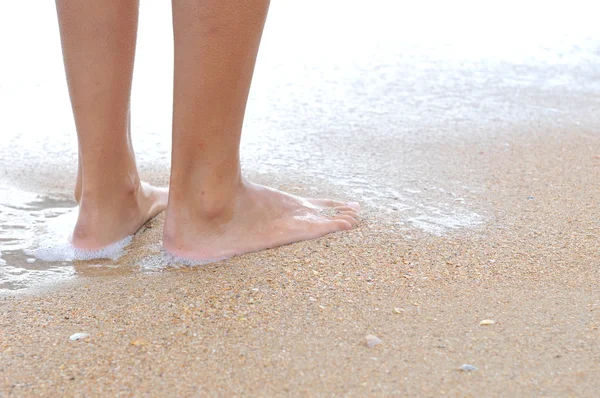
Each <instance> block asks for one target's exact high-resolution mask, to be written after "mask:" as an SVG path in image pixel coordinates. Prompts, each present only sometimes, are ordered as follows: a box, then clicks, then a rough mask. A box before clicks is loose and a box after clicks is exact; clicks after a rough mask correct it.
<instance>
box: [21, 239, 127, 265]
mask: <svg viewBox="0 0 600 398" xmlns="http://www.w3.org/2000/svg"><path fill="white" fill-rule="evenodd" d="M132 238H133V236H128V237H126V238H125V239H122V240H120V241H118V242H115V243H113V244H110V245H108V246H104V247H102V248H100V249H94V250H86V249H79V248H77V247H75V246H73V244H72V243H71V242H69V241H66V242H49V243H46V244H44V245H43V246H41V247H37V248H35V249H29V250H26V251H25V252H26V253H27V254H29V255H31V256H34V257H35V258H37V259H38V260H43V261H74V260H94V259H100V258H108V259H111V260H116V259H118V258H119V257H121V256H122V255H123V254H124V251H123V249H125V247H127V246H128V245H129V244H130V243H131V240H132Z"/></svg>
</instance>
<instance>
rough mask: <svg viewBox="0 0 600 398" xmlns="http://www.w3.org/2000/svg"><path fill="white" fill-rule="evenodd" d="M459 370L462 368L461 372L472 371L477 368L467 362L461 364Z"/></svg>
mask: <svg viewBox="0 0 600 398" xmlns="http://www.w3.org/2000/svg"><path fill="white" fill-rule="evenodd" d="M459 369H460V370H462V371H463V372H472V371H474V370H477V368H476V367H475V366H473V365H469V364H466V363H465V364H464V365H461V367H460V368H459Z"/></svg>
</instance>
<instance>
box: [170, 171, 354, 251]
mask: <svg viewBox="0 0 600 398" xmlns="http://www.w3.org/2000/svg"><path fill="white" fill-rule="evenodd" d="M199 194H200V195H201V197H202V199H199V198H198V197H196V198H189V197H188V198H186V199H185V200H181V201H179V200H176V199H174V198H173V197H172V198H171V201H170V203H169V208H168V210H167V217H166V221H165V227H164V237H163V241H164V242H163V244H164V247H165V249H166V250H167V251H169V252H171V253H172V254H175V255H177V256H180V257H183V258H188V259H193V260H199V261H217V260H222V259H225V258H229V257H232V256H235V255H240V254H244V253H249V252H255V251H259V250H263V249H269V248H273V247H277V246H281V245H285V244H289V243H294V242H299V241H303V240H309V239H315V238H319V237H321V236H324V235H327V234H329V233H332V232H336V231H341V230H348V229H351V228H352V227H353V226H354V225H356V224H357V222H358V221H357V217H358V212H359V210H360V206H359V205H358V203H344V202H336V201H332V200H324V199H304V198H300V197H298V196H294V195H290V194H287V193H285V192H281V191H278V190H275V189H272V188H268V187H263V186H261V185H256V184H252V183H247V182H242V183H241V184H240V186H239V188H238V189H237V192H236V193H235V195H234V196H233V197H232V198H230V199H227V200H218V203H217V202H213V203H214V205H199V203H204V204H206V203H210V199H209V200H207V199H206V196H207V194H205V193H204V191H200V192H199Z"/></svg>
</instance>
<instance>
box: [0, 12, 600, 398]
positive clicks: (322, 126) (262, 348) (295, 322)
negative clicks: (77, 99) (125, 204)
mask: <svg viewBox="0 0 600 398" xmlns="http://www.w3.org/2000/svg"><path fill="white" fill-rule="evenodd" d="M332 1H333V0H332ZM309 3H310V4H311V7H313V8H311V7H308V6H307V4H309ZM334 3H335V4H334ZM7 4H8V3H7ZM277 4H279V5H276V4H274V5H273V8H272V11H271V15H270V17H269V18H270V19H269V21H268V25H267V29H266V32H265V40H264V42H263V46H262V47H261V54H260V56H259V63H258V67H257V72H256V73H257V74H256V77H255V81H254V83H253V88H252V94H251V99H250V103H249V109H248V117H247V119H246V122H245V126H244V128H245V132H244V145H243V148H242V158H243V164H244V167H245V170H246V174H247V175H248V176H249V177H250V178H251V179H253V180H255V181H257V182H260V183H264V184H267V185H271V186H274V187H277V188H280V189H283V190H287V191H290V192H293V193H296V194H299V195H307V196H322V197H332V198H334V199H354V200H358V201H360V202H361V204H362V205H363V209H364V213H363V219H362V221H361V224H360V226H359V227H358V228H356V229H355V230H353V231H350V232H347V233H340V234H335V235H330V236H327V237H324V238H322V239H318V240H315V241H310V242H302V243H298V244H295V245H289V246H285V247H281V248H277V249H273V250H268V251H264V252H260V253H254V254H249V255H246V256H243V257H238V258H234V259H230V260H227V261H223V262H220V263H216V264H212V265H206V266H198V267H177V265H176V264H171V263H168V264H165V262H164V257H162V256H161V253H160V246H161V241H160V239H161V237H160V232H161V229H162V222H163V218H162V217H163V216H162V215H161V216H159V217H157V218H156V219H155V220H153V221H151V222H150V223H149V224H148V225H147V226H146V228H144V229H143V231H141V232H140V233H139V234H138V235H137V236H136V237H135V238H134V241H133V243H132V245H131V246H130V247H129V248H128V251H127V253H126V254H125V255H124V256H123V257H122V258H121V259H119V260H118V261H90V262H75V263H72V264H71V263H68V264H45V263H43V262H41V261H39V260H38V261H36V262H35V263H31V264H30V263H28V262H27V256H25V255H24V254H23V252H22V251H23V249H24V248H26V247H27V245H28V244H29V241H30V240H31V238H32V237H36V236H43V234H44V233H49V232H48V231H51V230H46V229H44V228H45V226H46V223H47V222H49V221H48V220H51V219H52V218H53V217H55V215H56V214H62V213H61V212H64V211H65V209H66V208H67V207H68V206H70V205H71V204H72V200H71V192H72V189H73V182H74V174H75V164H76V146H75V138H74V132H73V126H72V121H71V119H70V113H69V112H70V111H69V108H68V97H67V91H66V87H65V84H64V79H63V76H62V72H61V68H62V65H61V60H60V55H59V47H58V42H57V41H56V31H55V27H54V28H52V29H51V27H49V25H48V24H49V23H48V22H44V21H47V18H45V17H41V16H37V17H36V15H37V14H36V15H33V16H32V18H39V20H36V21H35V22H36V26H38V27H39V30H40V31H42V32H44V34H41V35H40V34H39V32H38V33H36V34H35V35H34V36H35V38H31V43H29V44H30V45H29V46H27V48H28V49H29V50H28V51H27V53H26V54H25V53H23V54H21V55H22V56H23V57H34V58H31V59H29V61H31V62H24V63H19V65H17V64H16V63H15V64H14V70H11V69H10V67H11V65H13V64H8V67H9V69H8V72H7V73H6V74H0V107H1V108H2V109H8V111H7V112H6V113H5V114H3V117H2V118H0V131H1V134H2V140H0V188H2V189H1V190H0V194H2V195H4V196H5V197H0V199H1V200H0V277H3V276H4V274H3V272H6V269H8V268H10V267H13V270H12V271H11V272H14V273H15V274H19V273H22V280H19V281H17V282H18V283H17V282H15V280H16V279H11V280H13V282H10V283H12V284H13V285H11V286H12V287H11V288H10V289H13V288H14V286H17V285H18V286H17V287H19V286H24V287H27V288H28V289H22V290H9V289H2V290H1V291H0V353H1V355H0V396H4V395H7V396H11V395H13V396H61V395H63V396H106V395H108V396H114V395H126V396H141V395H149V396H174V395H177V396H204V395H217V396H237V395H256V396H280V395H291V396H306V395H310V396H313V395H314V396H330V395H355V396H365V395H366V396H440V395H447V396H595V395H597V394H596V392H597V391H598V389H599V388H600V377H598V376H599V375H600V349H599V347H600V341H599V340H600V335H599V330H598V326H599V324H600V293H598V288H597V286H598V282H600V278H599V276H600V275H599V272H600V271H599V270H600V267H599V266H600V249H599V247H600V243H599V239H598V236H599V234H600V206H599V203H600V199H599V198H600V186H599V184H598V182H599V181H600V133H599V132H600V112H598V109H599V105H600V84H599V80H598V76H599V73H600V71H599V69H598V68H599V65H600V52H599V51H598V48H600V45H599V43H598V40H597V39H595V37H598V36H597V35H595V32H597V31H598V29H599V28H598V24H597V23H596V21H595V20H594V19H593V18H591V17H590V18H591V19H590V20H584V19H579V18H580V17H581V18H583V16H586V15H588V16H591V15H595V14H593V13H591V12H590V13H582V12H580V11H579V9H578V8H577V7H575V6H573V7H571V6H569V8H568V9H565V10H561V9H559V8H554V9H552V8H550V9H549V12H550V11H552V12H553V13H554V14H552V15H546V14H544V18H538V16H539V15H538V14H539V12H540V10H546V8H545V7H546V4H545V3H544V4H543V7H541V6H540V7H541V8H536V7H533V6H532V7H530V8H531V9H525V8H521V6H520V5H519V8H518V11H519V12H518V13H517V12H514V15H517V14H518V15H519V16H520V18H521V19H519V20H516V21H515V20H512V23H513V25H514V26H512V27H511V29H510V31H509V32H507V31H506V29H504V28H505V25H504V24H505V22H503V21H504V19H502V18H496V16H497V15H498V14H496V13H494V14H493V15H494V21H496V22H494V21H492V20H486V19H485V18H484V16H485V15H488V17H487V18H488V19H489V15H491V14H486V13H483V14H482V15H483V16H482V19H481V20H477V19H476V20H473V18H470V17H469V14H468V13H465V12H463V11H461V9H460V7H459V6H458V5H457V4H454V3H453V4H452V7H450V8H452V9H445V10H443V12H440V13H439V14H440V15H443V16H444V18H438V19H436V20H434V21H433V23H435V24H437V25H439V26H441V28H440V29H439V30H437V31H432V30H431V29H430V27H428V25H427V23H431V21H430V20H429V19H428V17H429V16H430V14H431V12H430V11H429V10H424V11H423V10H421V11H418V10H414V9H411V10H401V11H403V13H401V14H399V15H402V18H401V20H400V22H402V23H403V24H398V17H397V16H396V15H395V14H393V13H386V12H385V10H386V9H387V8H386V7H390V4H392V3H391V2H388V3H386V2H384V1H377V2H373V4H372V6H371V7H370V8H369V9H368V10H366V9H365V10H363V9H361V8H360V7H358V6H351V5H349V3H346V2H337V3H336V2H332V3H331V4H334V5H331V6H325V5H324V4H321V3H319V2H312V3H311V2H303V3H302V5H301V6H300V5H292V4H289V5H285V6H284V5H281V4H284V3H277ZM298 4H299V3H298ZM327 4H330V3H327ZM540 4H541V3H540ZM342 6H343V7H344V10H345V12H346V14H345V17H344V18H342V19H339V18H337V19H336V21H338V22H336V23H338V25H336V26H337V27H338V30H337V31H336V34H332V35H325V33H326V32H329V31H330V30H331V29H330V28H331V26H330V24H329V21H330V20H329V19H328V18H331V16H332V15H337V14H336V12H337V11H338V10H339V7H342ZM1 7H7V6H6V5H2V6H1ZM11 7H25V6H20V5H19V4H16V5H14V6H11ZM40 7H42V8H43V7H46V8H47V10H46V11H47V12H48V13H50V14H49V15H51V13H52V11H53V10H52V5H51V4H49V5H46V6H40ZM142 7H144V5H142ZM146 7H147V8H146V11H144V10H145V9H144V8H142V27H141V29H140V30H141V37H142V38H144V37H146V38H147V37H149V36H150V37H152V35H155V37H153V40H154V39H156V40H159V39H158V37H159V36H160V35H161V34H162V33H164V32H165V31H168V28H169V27H168V23H167V22H168V18H167V19H164V20H163V19H159V18H158V17H159V16H160V15H163V16H164V15H166V14H164V12H163V11H164V10H162V9H160V7H162V6H158V5H152V6H151V5H150V3H147V5H146ZM152 7H155V9H152ZM165 7H166V5H165ZM286 7H287V8H286ZM314 7H320V8H319V10H321V11H322V13H320V14H318V15H312V12H311V9H314ZM327 7H330V8H327ZM503 7H507V8H506V9H504V8H503V10H498V12H500V11H502V12H503V13H504V14H502V15H504V17H506V18H508V17H510V16H511V15H513V13H512V11H510V7H514V5H512V6H510V5H504V6H503ZM548 7H550V6H548ZM565 7H566V6H565ZM42 8H40V10H41V9H42ZM468 10H470V8H468ZM46 11H44V12H46ZM480 11H482V10H480ZM483 11H485V10H483ZM144 12H147V13H149V14H144ZM570 12H571V13H575V14H577V18H576V19H571V20H569V17H570V16H572V15H571V14H569V13H570ZM303 13H304V14H303ZM415 13H416V14H418V15H417V16H418V17H419V18H417V17H415ZM41 14H42V11H40V15H41ZM584 14H585V15H584ZM2 15H9V14H8V13H2V12H0V16H2ZM144 15H149V16H152V17H153V18H154V19H152V18H146V19H145V18H144ZM365 16H367V17H372V18H371V19H369V20H370V21H377V23H373V24H372V26H369V29H361V30H360V32H358V31H359V30H357V29H355V27H356V26H357V24H356V22H357V21H359V20H361V18H364V17H365ZM308 17H313V18H315V19H312V20H311V21H312V22H313V25H312V26H311V29H309V31H308V32H307V31H306V29H305V25H306V20H307V18H308ZM446 17H447V18H446ZM460 18H463V20H462V22H461V20H460ZM588 19H589V18H588ZM153 20H155V21H162V22H156V25H153V24H152V21H153ZM531 20H536V21H541V22H540V24H541V25H539V26H536V29H535V30H533V29H532V26H531V24H530V23H529V22H528V21H531ZM165 21H166V22H165ZM411 21H412V23H411ZM419 21H421V22H419ZM473 21H475V22H473ZM477 21H479V22H477ZM590 21H591V22H590ZM363 22H364V21H363ZM384 22H385V23H384ZM44 24H46V25H44ZM473 24H475V25H473ZM494 24H496V25H494ZM50 25H51V24H50ZM437 25H436V26H437ZM5 26H7V25H6V24H5V23H3V24H0V29H2V28H3V27H5ZM144 26H146V27H144ZM361 26H362V25H361ZM461 26H462V27H463V28H464V29H463V30H460V29H459V28H460V27H461ZM559 28H560V29H563V31H561V30H560V29H559ZM22 29H23V30H24V29H25V27H23V28H22ZM486 29H487V30H486ZM46 30H48V31H47V32H46ZM430 31H432V32H434V33H435V32H437V33H435V34H434V33H432V34H431V35H429V36H423V37H421V36H419V35H425V34H427V33H429V32H430ZM474 31H478V32H479V33H480V34H478V35H477V37H473V32H474ZM161 32H162V33H161ZM497 32H502V34H499V33H497ZM530 32H533V33H530ZM565 32H568V33H569V34H570V35H571V36H569V35H567V34H566V33H565ZM4 33H5V32H2V34H4ZM305 33H306V34H305ZM573 35H574V36H573ZM578 35H579V36H578ZM40 37H41V38H40ZM47 37H51V38H53V39H52V40H50V39H48V40H47V41H46V42H44V41H43V40H45V38H47ZM586 38H587V39H586ZM21 39H22V40H23V41H27V40H28V39H27V36H23V37H22V38H21ZM38 40H41V41H42V42H41V44H40V43H38ZM142 40H143V39H142ZM167 41H168V40H167ZM150 44H153V45H152V46H151V45H150ZM163 44H164V43H161V42H160V41H155V42H152V41H151V40H148V41H146V42H144V41H142V42H141V43H140V57H139V62H138V63H137V65H138V66H142V67H141V68H140V69H139V71H138V72H137V73H138V74H137V75H136V79H137V80H136V81H135V82H134V95H133V103H134V112H133V114H134V119H133V128H134V146H135V148H136V151H137V153H138V160H139V165H140V169H141V172H142V175H143V177H144V178H145V179H147V180H149V181H150V182H153V183H157V184H165V183H166V181H168V171H169V145H168V139H169V126H170V120H169V119H170V115H169V114H168V112H166V111H164V113H162V114H161V113H160V112H159V111H158V110H159V109H162V110H164V109H168V105H169V99H170V97H169V96H170V94H169V91H170V87H169V85H168V84H167V83H165V81H170V75H169V72H170V71H169V69H168V68H169V66H168V65H170V61H169V62H167V61H165V60H166V59H168V58H169V47H168V46H166V45H165V46H163ZM36 45H37V46H38V47H39V48H38V47H35V46H36ZM52 46H54V48H53V47H52ZM52 48H53V49H52ZM38 50H39V51H38ZM150 50H152V51H150ZM40 51H41V53H40ZM44 51H47V52H46V53H44ZM57 51H58V52H57ZM39 54H42V55H44V67H45V68H44V70H43V71H35V72H36V73H37V74H36V73H33V71H34V67H33V66H29V67H28V68H29V69H27V68H25V70H24V71H23V73H22V74H19V73H21V71H20V68H23V66H21V64H26V65H38V64H39V63H38V64H36V63H35V61H36V58H35V57H37V56H39ZM57 54H58V55H57ZM157 54H161V55H160V57H159V56H158V55H157ZM26 59H27V58H26ZM138 66H136V67H138ZM11 73H12V74H11ZM30 76H35V78H30ZM136 84H137V85H136ZM136 88H137V91H136ZM49 103H52V104H53V106H48V104H49ZM136 107H137V108H136ZM28 109H40V112H41V114H40V115H38V116H39V117H37V118H32V117H30V115H29V114H28V113H29V111H28ZM8 195H12V196H11V197H13V199H10V198H9V199H7V198H6V197H7V196H8ZM21 202H23V204H22V205H20V203H21ZM7 203H8V205H6V206H5V204H7ZM32 203H33V204H32ZM3 217H4V218H3ZM36 220H38V221H39V222H38V224H39V227H40V229H32V228H31V227H30V225H31V224H33V223H34V222H37V221H36ZM2 262H5V264H2ZM34 267H38V268H39V269H35V270H32V268H34ZM44 267H46V268H44ZM33 271H36V272H38V271H39V272H40V275H41V276H40V277H39V279H36V277H35V274H34V273H33ZM55 271H56V272H60V273H61V275H63V276H64V277H61V278H62V280H63V282H61V283H51V284H49V285H48V284H47V283H43V282H44V281H45V282H48V281H52V279H51V278H50V279H47V275H46V274H51V273H52V272H55ZM42 274H43V275H42ZM17 276H18V275H17ZM42 276H43V277H42ZM11 278H12V276H11ZM45 278H46V279H45ZM10 283H9V284H10ZM19 284H20V285H19ZM24 290H26V291H27V292H26V293H25V294H23V293H20V292H21V291H24ZM482 320H493V321H494V323H493V324H492V325H480V322H481V321H482ZM79 332H83V333H88V334H89V337H88V338H85V339H83V340H80V341H70V340H69V336H71V335H72V334H74V333H79ZM367 335H375V336H377V337H378V338H379V339H381V341H382V342H381V344H379V345H377V346H375V347H372V348H369V347H368V346H367V344H366V340H365V336H367ZM464 364H469V365H472V366H474V367H476V368H477V369H476V370H474V371H470V372H465V371H461V370H459V368H460V367H461V366H462V365H464Z"/></svg>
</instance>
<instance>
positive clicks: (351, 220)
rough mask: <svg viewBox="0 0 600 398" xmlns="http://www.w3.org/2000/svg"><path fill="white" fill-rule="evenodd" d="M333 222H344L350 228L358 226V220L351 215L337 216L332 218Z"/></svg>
mask: <svg viewBox="0 0 600 398" xmlns="http://www.w3.org/2000/svg"><path fill="white" fill-rule="evenodd" d="M334 220H344V221H347V222H349V223H350V225H351V226H355V225H356V224H358V220H357V219H356V218H354V217H352V216H351V215H347V214H338V215H336V216H335V217H334Z"/></svg>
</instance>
